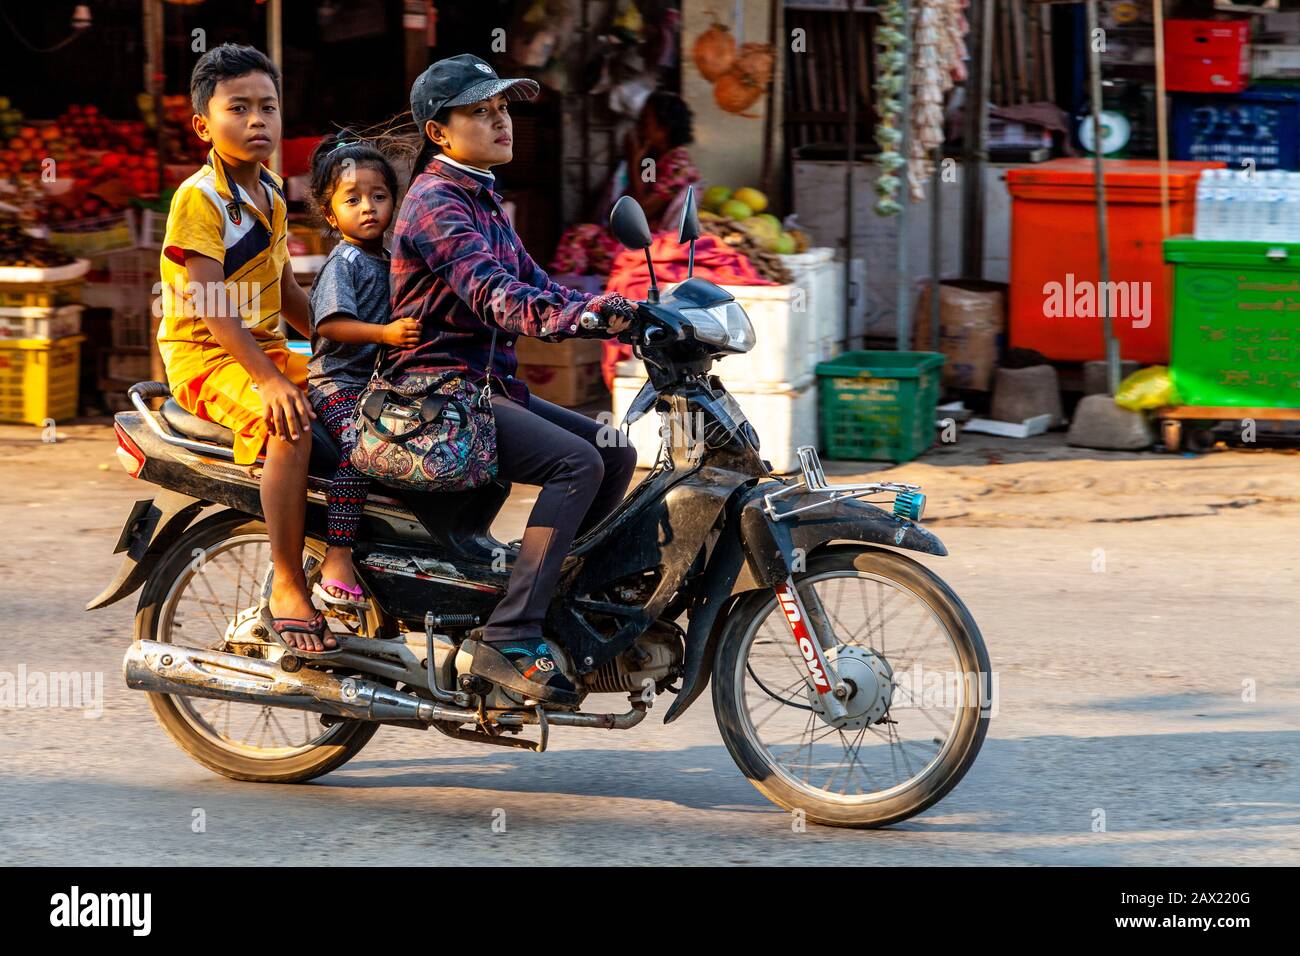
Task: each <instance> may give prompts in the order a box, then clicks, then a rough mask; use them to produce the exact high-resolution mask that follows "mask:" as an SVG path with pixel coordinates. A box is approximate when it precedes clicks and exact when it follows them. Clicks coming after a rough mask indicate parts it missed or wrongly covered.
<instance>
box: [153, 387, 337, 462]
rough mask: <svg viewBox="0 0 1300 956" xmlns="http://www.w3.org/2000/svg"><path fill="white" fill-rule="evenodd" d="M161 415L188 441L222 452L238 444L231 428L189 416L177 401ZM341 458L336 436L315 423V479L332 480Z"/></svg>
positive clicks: (171, 400)
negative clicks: (211, 446)
mask: <svg viewBox="0 0 1300 956" xmlns="http://www.w3.org/2000/svg"><path fill="white" fill-rule="evenodd" d="M159 411H160V414H161V415H162V418H163V421H165V422H166V423H167V425H168V426H169V427H170V428H171V429H172V430H173V431H175V432H176V433H177V434H179V435H181V436H183V437H185V438H190V439H193V440H194V441H201V442H207V443H208V444H209V445H219V446H220V447H222V448H230V447H232V446H233V445H234V444H235V434H234V432H232V431H231V430H230V429H229V428H227V427H226V426H224V425H218V424H217V423H216V422H210V421H207V420H206V419H202V418H199V416H197V415H194V414H191V413H190V412H187V411H186V410H185V409H183V408H181V406H180V405H179V404H178V403H177V401H176V399H174V398H169V399H167V400H166V401H165V402H163V404H162V408H161V409H160V410H159ZM339 458H340V455H339V449H338V445H336V444H335V443H334V438H333V436H331V435H330V433H329V432H328V431H327V430H326V428H325V426H324V424H322V423H321V421H320V419H315V420H314V421H312V423H311V464H310V466H309V467H308V471H309V472H310V473H311V474H313V475H320V476H324V477H329V476H330V475H332V474H333V473H334V469H336V468H337V467H338V464H339Z"/></svg>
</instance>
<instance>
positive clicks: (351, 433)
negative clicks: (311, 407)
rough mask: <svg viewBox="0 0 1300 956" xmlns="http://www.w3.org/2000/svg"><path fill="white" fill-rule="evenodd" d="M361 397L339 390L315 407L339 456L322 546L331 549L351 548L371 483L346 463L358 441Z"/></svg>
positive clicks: (350, 390)
mask: <svg viewBox="0 0 1300 956" xmlns="http://www.w3.org/2000/svg"><path fill="white" fill-rule="evenodd" d="M360 397H361V389H359V388H341V389H339V390H338V391H337V392H334V393H333V394H331V395H330V396H329V397H328V398H325V399H322V400H321V401H320V402H319V403H317V405H316V414H317V415H318V416H320V420H321V422H322V423H323V424H324V425H325V428H326V429H328V431H329V433H330V435H331V436H333V438H334V442H335V444H337V445H338V446H339V452H340V454H341V456H342V458H341V460H340V462H339V467H338V470H337V471H335V472H334V478H333V479H332V480H331V481H330V490H329V495H328V497H327V500H328V502H329V507H328V509H327V511H326V522H325V543H326V544H328V545H329V546H330V547H344V548H350V547H352V543H353V542H354V541H355V540H356V538H357V525H358V524H359V523H360V522H361V512H362V511H363V510H364V509H365V507H366V495H367V494H368V493H369V491H370V479H369V478H368V477H366V476H365V475H363V474H361V472H359V471H357V470H356V469H355V468H353V467H352V465H351V464H350V463H349V462H348V455H349V454H350V453H351V452H352V446H353V445H355V444H356V441H357V432H356V423H357V399H358V398H360Z"/></svg>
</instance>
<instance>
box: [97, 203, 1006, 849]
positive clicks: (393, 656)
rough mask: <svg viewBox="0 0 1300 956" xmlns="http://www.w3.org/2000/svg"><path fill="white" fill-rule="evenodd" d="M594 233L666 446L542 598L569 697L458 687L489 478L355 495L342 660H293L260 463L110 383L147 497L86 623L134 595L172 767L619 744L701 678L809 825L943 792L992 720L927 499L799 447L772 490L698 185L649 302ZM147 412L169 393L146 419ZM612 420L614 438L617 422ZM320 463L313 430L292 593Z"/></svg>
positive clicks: (322, 439) (330, 464)
mask: <svg viewBox="0 0 1300 956" xmlns="http://www.w3.org/2000/svg"><path fill="white" fill-rule="evenodd" d="M610 226H611V229H612V231H613V233H614V235H615V236H616V237H617V238H618V239H619V240H620V241H621V242H622V244H623V245H625V246H626V247H628V248H630V249H634V250H636V249H640V250H644V251H645V254H646V261H647V264H648V265H650V288H649V291H648V293H647V298H646V300H645V301H642V302H638V303H636V317H635V319H634V320H633V321H632V322H631V323H630V325H629V326H628V327H627V328H626V329H625V330H623V331H622V332H621V333H619V337H620V338H621V339H622V340H624V341H627V342H630V343H631V344H633V346H634V352H635V354H636V355H637V356H638V358H640V359H641V360H642V361H643V362H644V364H645V367H646V370H647V373H648V381H647V382H646V384H645V386H644V387H643V389H642V390H641V393H640V394H639V395H638V396H637V398H636V400H635V401H634V402H633V404H632V406H631V408H630V409H629V411H628V414H627V416H626V421H625V422H624V425H625V426H626V425H628V424H630V423H631V422H632V421H634V420H636V419H638V418H640V417H642V416H644V415H645V414H648V413H649V412H650V411H651V410H652V409H653V410H654V411H656V412H657V413H658V414H659V415H660V416H661V417H662V420H663V428H662V429H661V435H662V436H663V444H662V446H661V448H660V451H659V456H658V460H657V461H656V463H655V465H654V467H653V468H652V469H651V470H650V472H649V474H648V475H646V477H645V478H644V479H643V480H642V481H641V482H640V483H639V484H638V485H637V486H636V487H635V488H634V489H633V490H632V491H631V492H630V494H629V495H628V496H627V498H626V499H625V500H624V501H623V503H622V504H621V505H620V506H619V507H618V508H617V509H616V510H615V511H614V512H613V513H612V514H610V515H609V516H608V517H607V518H606V519H605V520H604V521H603V522H601V524H599V525H598V526H597V527H595V528H593V529H591V530H590V531H589V532H587V533H586V534H585V535H583V536H582V537H580V538H579V539H578V540H576V541H575V542H574V545H573V547H572V549H571V553H570V555H569V556H567V557H566V559H565V563H564V568H563V570H562V573H561V580H560V582H559V584H558V586H557V587H556V589H555V594H554V597H553V600H552V602H551V605H550V608H549V611H548V616H547V619H546V622H545V627H546V630H547V632H548V633H550V634H552V635H555V636H556V637H557V640H555V641H552V646H553V647H554V646H555V645H557V644H558V645H561V646H562V647H561V649H562V650H563V651H564V652H565V653H564V654H563V655H562V657H563V660H562V664H563V665H564V666H566V668H567V669H568V672H569V673H570V674H571V675H572V676H573V678H574V682H575V684H576V685H577V687H578V691H579V694H580V698H581V700H580V703H579V704H578V705H577V706H555V705H552V704H548V703H541V702H538V701H535V700H530V699H525V698H523V697H521V696H520V695H519V694H517V693H515V692H513V691H510V690H507V689H504V688H501V687H498V686H495V685H493V684H491V683H488V682H487V681H485V680H483V679H482V678H481V677H477V676H474V675H472V674H470V672H469V666H468V665H469V661H470V657H469V655H468V653H467V652H466V651H465V650H463V649H462V646H461V645H462V644H463V643H464V642H465V641H466V639H467V635H468V634H469V632H470V631H471V630H472V629H473V628H475V627H477V626H479V625H481V624H482V623H483V622H484V621H486V620H487V618H488V615H489V614H490V613H491V611H492V609H493V607H494V606H495V603H496V602H497V601H498V600H499V599H500V597H501V596H502V594H503V593H504V591H505V586H506V582H507V580H508V578H509V576H510V571H511V567H512V562H513V559H514V558H515V557H516V556H517V553H518V550H517V546H516V544H515V543H511V544H504V543H502V542H500V541H498V540H496V539H495V538H494V537H493V536H492V534H491V532H490V530H489V528H490V525H491V523H492V520H493V518H494V517H495V516H496V515H497V513H498V511H499V510H500V508H501V506H502V505H503V503H504V502H505V501H506V498H507V496H508V494H509V491H510V488H509V485H508V484H507V483H505V482H501V481H497V482H493V483H491V484H489V485H486V486H484V487H481V488H478V489H475V490H472V491H464V492H457V493H437V494H431V493H416V492H408V491H402V490H397V489H391V488H387V487H384V486H382V485H378V484H376V485H374V486H373V489H374V490H373V491H372V493H371V495H370V498H369V500H368V502H367V504H366V508H365V513H364V515H363V518H362V522H361V527H360V531H359V534H358V539H357V546H356V549H355V552H354V560H355V564H356V570H357V573H358V577H359V580H360V582H361V584H362V586H363V588H364V590H365V598H366V601H367V602H368V605H369V606H368V608H367V609H365V610H362V611H359V612H357V613H355V614H353V615H351V616H348V615H346V614H339V613H332V614H331V615H330V617H329V620H330V628H331V631H332V633H333V634H334V636H335V637H336V638H337V640H338V641H339V645H340V647H341V649H342V653H341V654H340V655H338V656H336V657H333V658H330V659H326V660H309V659H303V658H301V657H298V656H296V655H295V654H294V653H293V651H292V650H291V649H287V648H285V647H283V646H282V645H280V644H279V643H277V642H276V641H275V639H274V637H273V636H272V635H269V634H268V633H267V631H266V630H265V628H264V626H263V625H262V623H261V622H260V620H259V611H260V609H261V607H262V606H263V605H264V603H265V602H266V601H267V600H268V599H269V594H270V581H271V574H272V573H273V569H272V568H271V567H270V562H269V545H268V539H267V534H266V527H265V524H264V523H263V521H262V520H261V517H262V516H261V504H260V500H259V496H258V482H259V480H260V474H261V462H260V461H259V462H258V463H255V464H253V465H251V466H240V465H236V464H235V463H234V460H233V454H232V452H231V434H230V432H229V431H228V430H226V429H224V428H222V427H221V426H218V425H215V424H213V423H211V422H206V421H202V420H200V419H198V418H196V417H194V416H192V415H190V414H189V413H187V412H186V411H185V410H184V409H182V408H181V407H180V406H179V405H178V404H177V403H176V402H175V401H174V400H172V399H171V398H170V397H169V395H170V393H169V391H168V389H167V386H166V385H164V384H162V383H159V382H143V383H139V384H137V385H135V386H133V387H132V388H131V389H130V390H129V392H128V394H129V396H130V400H131V403H132V405H133V406H134V409H135V410H134V411H127V412H122V413H119V414H118V415H117V416H116V418H115V422H114V428H115V431H116V434H117V439H118V449H117V455H118V457H119V460H120V461H121V463H122V464H123V466H124V467H125V468H126V470H127V471H128V473H129V474H131V475H132V476H133V477H135V478H138V479H140V480H142V481H144V482H147V483H149V484H152V485H155V486H157V489H158V490H157V491H156V492H155V493H154V494H153V495H152V496H151V497H149V498H146V499H142V500H140V501H138V502H136V504H135V506H134V508H133V509H132V511H131V513H130V515H129V516H128V518H127V520H126V523H125V525H124V526H123V528H122V532H121V536H120V538H119V540H118V543H117V548H116V551H117V552H122V553H124V558H123V561H122V565H121V567H120V569H119V571H118V573H117V576H116V578H115V579H114V580H113V581H112V582H111V583H110V584H109V585H108V587H107V588H105V589H104V591H103V592H102V593H101V594H99V595H98V596H97V597H95V598H94V599H93V600H92V601H91V602H90V603H89V605H88V606H87V609H88V610H90V609H94V608H102V607H106V606H108V605H110V604H113V603H114V602H116V601H120V600H122V599H124V598H126V597H127V596H129V595H131V594H133V593H135V592H136V591H137V590H140V591H141V594H140V598H139V603H138V606H137V612H136V617H135V634H134V640H133V642H132V644H131V647H130V649H129V650H128V651H127V653H126V657H125V659H124V661H123V670H124V675H125V679H126V683H127V685H128V686H129V687H131V688H133V689H137V690H143V691H145V692H147V694H148V700H149V706H150V707H151V708H152V710H153V713H154V715H155V716H156V718H157V720H158V722H159V723H160V724H161V725H162V727H163V729H164V730H165V731H166V732H167V733H168V734H169V735H170V736H171V737H172V739H173V740H174V741H175V742H176V743H177V744H178V745H179V746H180V747H181V748H182V749H183V750H185V751H186V753H188V754H189V755H190V756H191V757H192V758H193V759H195V760H196V761H197V762H199V763H200V764H202V765H203V766H205V767H207V768H209V769H211V770H213V771H215V772H217V773H219V774H223V775H225V776H227V777H232V778H234V779H237V780H247V781H265V782H277V783H291V782H301V781H306V780H310V779H312V778H315V777H318V776H320V775H322V774H326V773H329V772H330V771H332V770H335V769H337V768H338V767H341V766H343V765H344V764H345V763H347V761H349V760H350V759H351V758H352V757H354V756H356V754H357V753H359V752H360V751H361V749H362V748H363V747H364V746H365V745H366V743H367V742H368V741H369V740H370V739H371V737H373V736H374V734H375V733H376V731H377V730H378V729H379V728H380V727H381V726H391V727H403V728H411V729H418V730H427V729H428V728H433V729H435V730H437V731H439V732H441V733H443V734H446V735H447V736H449V737H454V738H456V739H458V740H468V741H475V742H478V743H482V744H490V745H497V746H507V747H519V748H526V749H530V750H534V751H544V750H545V749H546V747H547V743H548V740H549V737H550V733H551V731H552V729H554V728H565V727H586V728H599V729H604V730H609V731H622V730H628V729H630V728H632V727H635V726H637V725H638V724H640V723H641V721H642V720H643V719H644V718H645V716H646V714H647V712H648V711H649V710H650V708H651V706H652V705H653V703H654V702H656V701H657V700H658V698H659V697H660V695H663V694H665V693H667V694H670V695H672V696H673V699H672V703H671V706H669V707H668V709H667V713H666V714H665V716H664V723H665V724H671V723H672V722H674V721H676V720H678V719H679V718H680V717H681V716H682V714H683V713H685V712H686V711H687V710H688V709H689V708H690V707H691V705H692V704H693V703H694V702H695V701H696V700H698V699H699V697H700V696H701V695H702V694H703V693H704V691H705V690H706V688H708V687H709V685H710V684H711V685H712V698H713V708H714V712H715V715H716V719H717V723H718V728H719V730H720V732H721V735H722V739H723V741H724V742H725V744H726V747H727V750H728V751H729V752H730V754H731V756H732V757H733V758H734V760H735V763H736V765H737V767H738V768H739V769H740V771H741V773H743V774H744V775H745V776H746V777H747V778H748V779H749V780H750V781H751V782H752V783H753V785H754V786H755V787H756V788H758V790H759V791H760V792H762V793H763V794H764V795H765V796H766V797H768V798H769V799H770V800H772V801H773V802H774V803H776V804H778V805H779V806H781V807H784V808H786V809H787V810H791V811H796V812H800V813H802V814H804V816H805V817H806V819H807V820H810V821H813V822H816V823H821V824H827V825H833V826H851V827H879V826H885V825H888V824H891V823H895V822H898V821H900V820H904V819H907V818H908V817H910V816H912V815H914V814H916V813H919V812H920V811H922V810H924V809H925V808H927V807H929V806H931V805H933V804H934V803H935V802H936V801H938V800H940V799H941V798H942V797H943V796H944V795H945V794H947V793H948V792H949V791H950V790H952V788H953V787H954V786H956V784H957V783H958V782H959V781H960V780H961V778H962V776H963V775H964V774H965V773H966V771H967V770H968V769H969V767H970V766H971V764H972V762H973V761H974V760H975V757H976V755H977V754H978V752H979V749H980V746H981V744H982V742H983V740H984V736H985V734H986V733H987V729H988V721H989V717H990V704H991V701H990V695H989V688H988V686H987V683H986V681H985V680H984V679H983V678H985V677H987V675H988V674H989V673H990V670H989V660H988V654H987V652H986V650H985V647H984V642H983V639H982V638H981V636H980V632H979V629H978V627H977V626H976V624H975V621H974V620H973V619H972V617H971V615H970V613H969V612H968V611H967V609H966V607H965V606H964V605H963V604H962V602H961V600H960V599H959V598H958V597H957V596H956V594H954V593H953V591H952V590H951V589H950V588H949V587H948V586H947V585H946V584H945V583H944V582H943V581H942V580H941V579H940V578H939V577H938V576H937V575H935V574H934V573H933V572H931V571H930V570H929V569H928V568H927V567H925V566H924V565H923V564H921V563H920V562H918V561H916V560H915V559H913V558H910V557H908V556H907V555H906V554H905V553H904V552H907V551H912V552H919V553H922V554H927V555H934V556H942V555H945V554H946V553H947V551H946V549H945V548H944V546H943V544H942V543H941V542H940V541H939V539H938V538H937V537H936V536H935V535H934V534H932V533H931V532H930V531H929V530H927V529H926V528H924V527H923V526H922V525H921V523H920V519H921V516H922V511H923V508H924V502H925V496H924V495H923V494H922V493H921V491H920V488H919V487H918V486H916V485H910V484H902V483H896V482H867V483H859V484H831V483H829V482H827V480H826V475H825V472H824V470H823V468H822V466H821V464H820V462H819V460H818V456H817V452H816V449H815V448H813V447H811V446H805V447H803V448H800V449H799V460H800V464H801V467H800V473H799V475H798V476H797V477H783V476H778V475H776V474H773V472H772V469H771V467H770V466H769V463H768V462H766V461H765V460H764V459H763V458H762V457H761V454H760V438H759V436H758V434H757V432H756V430H755V428H754V427H753V425H752V424H751V423H750V422H749V421H748V420H747V419H746V417H745V415H744V412H743V411H742V410H741V408H740V406H739V405H738V403H737V402H736V401H735V399H734V398H733V397H732V396H731V395H730V394H729V393H728V392H727V390H726V388H725V387H724V386H723V384H722V381H721V380H720V379H719V378H718V377H717V376H716V375H712V374H710V371H711V369H712V366H713V364H714V362H715V360H718V359H720V358H722V357H724V356H726V355H728V354H735V353H741V352H744V351H747V350H748V349H750V348H752V347H753V345H754V341H755V336H754V330H753V327H752V325H751V323H750V320H749V318H748V316H747V315H746V314H745V311H744V309H743V308H742V307H741V305H740V304H739V303H738V302H736V301H735V299H734V297H733V296H732V295H730V294H729V293H727V292H726V291H725V290H723V289H721V288H720V287H718V286H716V285H714V284H713V283H711V282H708V281H706V280H704V279H702V278H697V277H695V276H694V274H693V272H694V252H695V240H696V239H697V238H698V237H699V235H700V227H699V220H698V216H697V214H696V211H695V203H694V196H693V194H692V195H690V196H688V197H687V201H686V203H685V205H684V208H683V214H682V221H681V229H680V233H679V240H680V241H681V242H684V243H689V244H690V247H689V262H690V268H689V270H688V277H687V278H686V279H685V280H683V281H682V282H680V283H679V284H678V285H676V287H674V288H672V289H671V290H670V291H667V292H666V293H664V294H662V295H661V294H660V290H659V288H658V285H657V282H656V277H655V275H654V268H653V263H652V262H651V260H650V252H649V246H650V243H651V233H650V230H649V227H648V225H647V223H646V218H645V215H644V212H643V211H642V210H641V208H640V206H638V205H637V204H636V202H635V201H634V200H632V199H631V198H630V197H625V198H623V199H622V200H620V202H619V203H618V204H617V205H616V207H615V209H614V211H613V213H612V215H611V221H610ZM594 318H595V317H593V316H584V317H583V322H584V324H585V325H588V326H590V325H591V323H592V320H593V319H594ZM151 400H163V401H162V404H161V407H160V408H159V409H158V410H157V411H154V410H153V409H151V408H150V406H149V404H148V403H149V402H150V401H151ZM606 431H607V432H608V433H609V434H608V437H609V440H626V437H625V430H624V429H619V428H615V427H613V426H612V425H607V426H606ZM337 461H338V451H337V449H336V448H335V446H334V443H333V442H332V440H331V439H330V437H329V436H328V434H327V433H325V431H324V429H322V428H320V427H319V426H314V427H313V446H312V465H311V469H310V478H309V487H308V504H307V542H306V547H305V549H304V568H305V569H306V571H307V575H308V582H309V584H310V583H312V582H314V581H316V580H318V579H319V576H320V564H321V561H322V560H323V556H324V539H325V508H326V498H325V496H326V491H327V489H328V476H329V475H330V474H332V472H333V469H334V467H335V465H336V463H337ZM868 498H870V499H874V500H873V501H869V500H866V499H868ZM887 503H888V504H890V508H889V510H886V508H884V507H880V506H879V505H882V504H887ZM683 619H684V621H685V626H683V623H682V622H683ZM557 656H561V655H557ZM936 675H937V678H938V679H937V680H936V679H935V678H936ZM605 694H625V695H627V705H626V709H625V710H622V711H617V710H614V709H606V710H599V709H592V708H591V706H590V705H591V701H590V700H589V698H590V697H592V696H593V695H605ZM584 705H587V706H584ZM298 715H300V718H301V719H299V716H298Z"/></svg>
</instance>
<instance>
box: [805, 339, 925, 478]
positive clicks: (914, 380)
mask: <svg viewBox="0 0 1300 956" xmlns="http://www.w3.org/2000/svg"><path fill="white" fill-rule="evenodd" d="M943 358H944V357H943V356H942V355H941V354H939V353H938V352H845V353H844V354H843V355H840V356H837V357H836V358H834V359H831V360H830V361H829V362H821V363H820V364H818V366H817V379H818V385H819V387H818V390H817V391H818V403H819V405H820V408H821V451H822V453H823V454H824V455H825V456H826V457H827V458H830V459H851V460H859V461H861V460H867V461H893V462H904V461H911V460H912V459H913V458H915V457H916V456H917V455H919V454H921V452H923V451H925V450H926V449H927V448H929V447H930V445H931V444H933V443H934V407H935V405H936V404H937V403H938V401H939V370H940V369H941V368H942V367H943Z"/></svg>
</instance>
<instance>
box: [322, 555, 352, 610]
mask: <svg viewBox="0 0 1300 956" xmlns="http://www.w3.org/2000/svg"><path fill="white" fill-rule="evenodd" d="M320 578H321V589H322V590H324V592H325V593H326V594H329V595H331V596H333V597H336V598H339V599H340V600H343V601H354V600H356V599H357V594H356V592H355V588H356V587H357V572H356V570H355V569H354V568H353V567H352V549H351V548H344V547H341V546H333V547H330V548H327V549H326V550H325V560H324V562H323V563H322V564H321V568H320ZM326 581H330V582H333V581H337V582H339V583H340V584H346V585H347V586H348V587H350V588H353V589H354V590H353V593H351V594H349V593H348V592H347V591H344V590H343V589H342V588H339V587H337V586H335V585H334V584H332V583H331V584H326V583H325V582H326Z"/></svg>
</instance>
